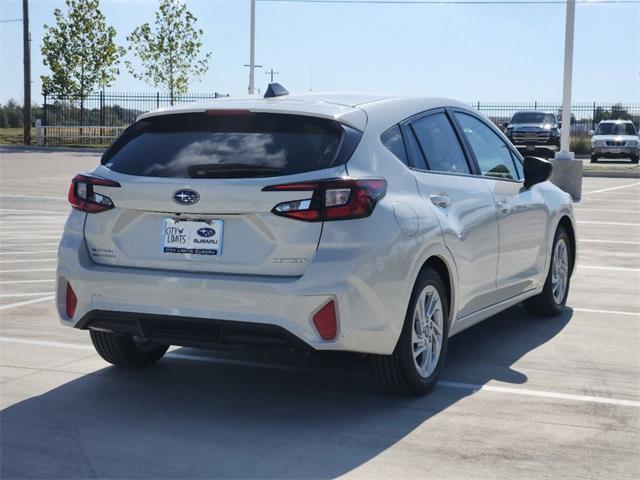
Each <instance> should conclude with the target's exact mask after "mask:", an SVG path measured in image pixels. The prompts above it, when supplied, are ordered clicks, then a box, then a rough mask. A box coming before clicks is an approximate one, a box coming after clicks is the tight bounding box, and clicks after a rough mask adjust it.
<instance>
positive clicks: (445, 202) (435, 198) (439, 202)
mask: <svg viewBox="0 0 640 480" xmlns="http://www.w3.org/2000/svg"><path fill="white" fill-rule="evenodd" d="M429 198H430V199H431V203H433V204H434V205H435V206H436V207H440V208H447V207H448V206H449V205H451V200H449V197H447V196H446V195H439V194H434V195H431V196H430V197H429Z"/></svg>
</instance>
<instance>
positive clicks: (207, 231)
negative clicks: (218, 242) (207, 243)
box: [196, 227, 216, 238]
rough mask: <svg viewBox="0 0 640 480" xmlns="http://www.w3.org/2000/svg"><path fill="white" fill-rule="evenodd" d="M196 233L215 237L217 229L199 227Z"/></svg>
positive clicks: (205, 236) (206, 236)
mask: <svg viewBox="0 0 640 480" xmlns="http://www.w3.org/2000/svg"><path fill="white" fill-rule="evenodd" d="M196 233H197V234H198V235H200V236H201V237H204V238H209V237H213V236H214V235H215V234H216V231H215V230H214V229H213V228H208V227H202V228H199V229H198V231H197V232H196Z"/></svg>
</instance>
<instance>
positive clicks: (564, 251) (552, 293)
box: [524, 227, 573, 317]
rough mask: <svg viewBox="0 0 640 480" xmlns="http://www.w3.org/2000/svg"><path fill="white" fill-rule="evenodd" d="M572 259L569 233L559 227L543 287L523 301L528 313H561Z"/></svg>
mask: <svg viewBox="0 0 640 480" xmlns="http://www.w3.org/2000/svg"><path fill="white" fill-rule="evenodd" d="M572 259H573V252H572V249H571V239H570V238H569V234H568V233H567V231H566V230H565V229H564V228H563V227H559V228H558V230H557V231H556V235H555V238H554V240H553V250H552V252H551V265H549V273H548V274H547V279H546V281H545V283H544V288H543V289H542V292H541V293H539V294H538V295H536V296H534V297H531V298H528V299H526V300H525V301H524V307H525V308H526V309H527V311H528V312H529V313H531V314H533V315H542V316H545V317H554V316H556V315H560V314H561V313H562V311H563V310H564V306H565V304H566V303H567V296H568V295H569V284H570V281H571V263H572Z"/></svg>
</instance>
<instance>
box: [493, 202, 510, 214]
mask: <svg viewBox="0 0 640 480" xmlns="http://www.w3.org/2000/svg"><path fill="white" fill-rule="evenodd" d="M496 208H497V209H498V212H500V213H502V214H503V215H506V214H507V213H509V210H511V207H510V206H509V204H508V203H507V202H496Z"/></svg>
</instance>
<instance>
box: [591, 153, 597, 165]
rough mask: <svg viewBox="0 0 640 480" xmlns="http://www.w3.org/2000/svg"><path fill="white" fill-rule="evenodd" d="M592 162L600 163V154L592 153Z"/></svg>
mask: <svg viewBox="0 0 640 480" xmlns="http://www.w3.org/2000/svg"><path fill="white" fill-rule="evenodd" d="M591 163H598V156H597V155H593V154H592V155H591Z"/></svg>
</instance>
